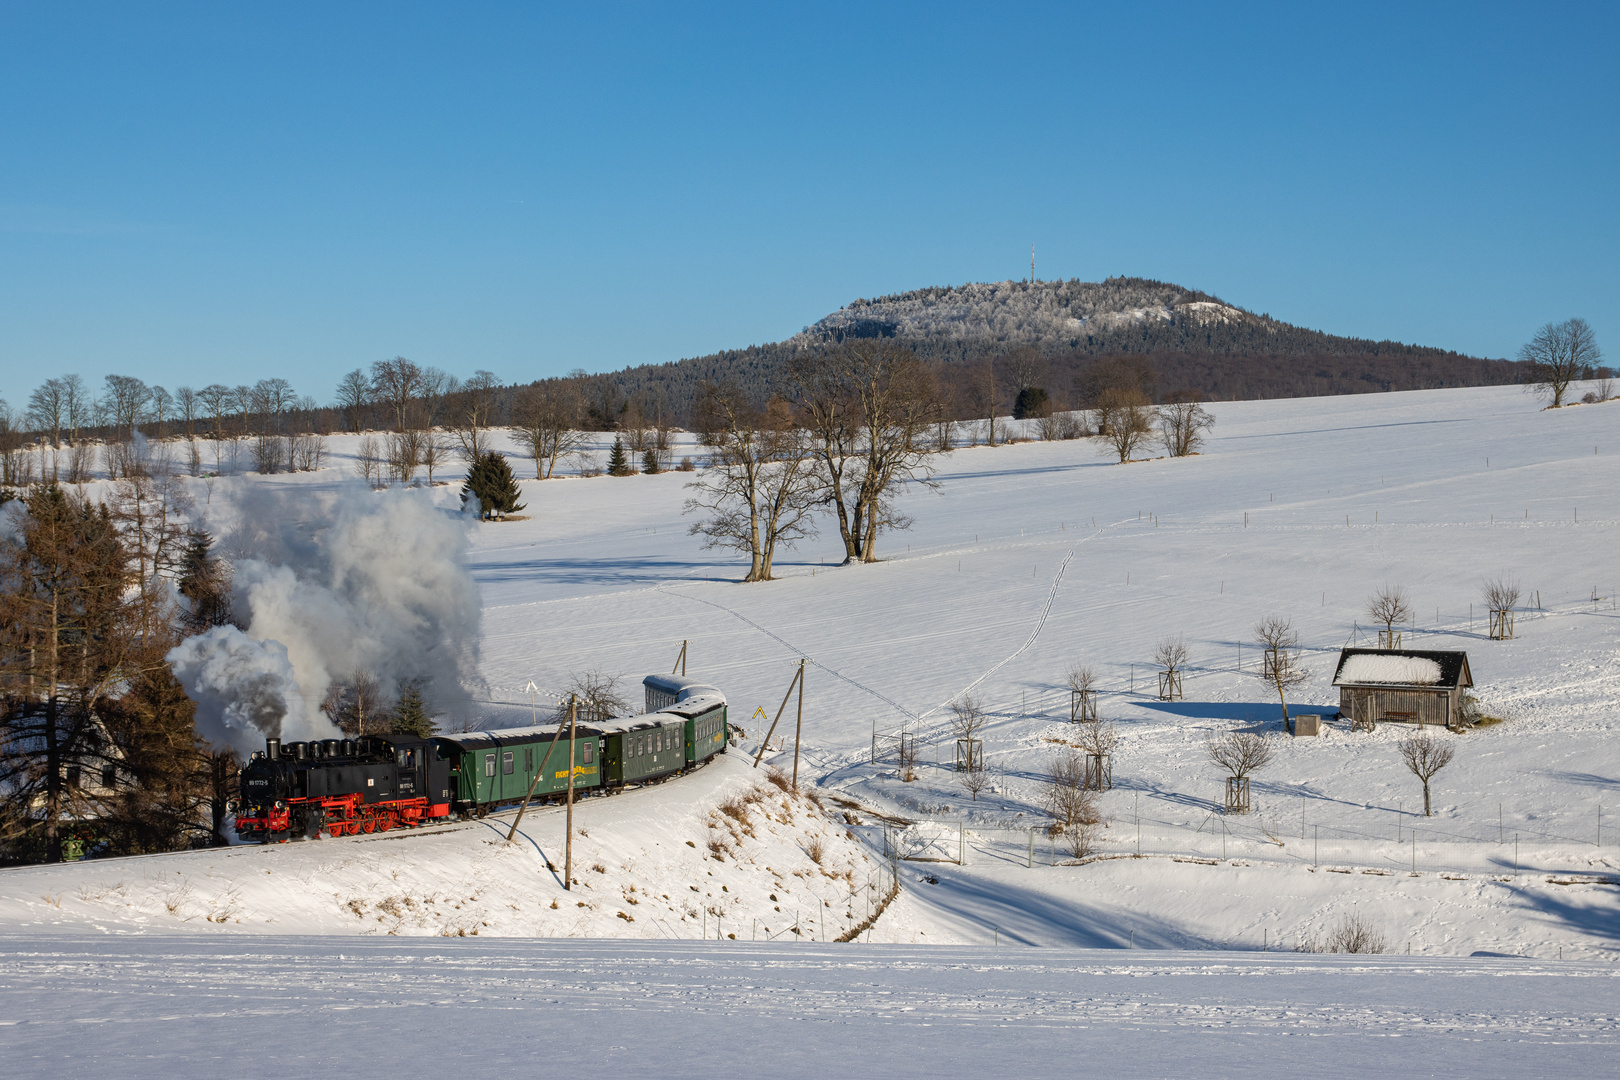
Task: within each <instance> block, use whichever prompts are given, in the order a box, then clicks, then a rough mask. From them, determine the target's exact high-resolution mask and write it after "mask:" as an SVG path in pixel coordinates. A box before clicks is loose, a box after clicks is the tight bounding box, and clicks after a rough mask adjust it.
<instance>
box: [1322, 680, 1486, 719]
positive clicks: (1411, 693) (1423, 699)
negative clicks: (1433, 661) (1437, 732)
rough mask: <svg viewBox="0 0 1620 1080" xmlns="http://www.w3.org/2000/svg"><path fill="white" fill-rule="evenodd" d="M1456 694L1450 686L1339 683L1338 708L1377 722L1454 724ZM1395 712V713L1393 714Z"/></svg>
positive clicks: (1357, 716) (1347, 713) (1360, 717)
mask: <svg viewBox="0 0 1620 1080" xmlns="http://www.w3.org/2000/svg"><path fill="white" fill-rule="evenodd" d="M1456 697H1457V695H1456V694H1455V693H1453V692H1452V691H1450V690H1410V689H1389V690H1384V689H1379V688H1375V687H1370V686H1341V687H1339V711H1340V712H1341V713H1343V714H1344V715H1345V716H1348V717H1350V718H1351V719H1352V720H1362V721H1365V720H1371V721H1373V722H1374V723H1380V724H1381V723H1386V722H1388V723H1396V722H1404V723H1418V724H1442V725H1451V724H1453V723H1455V722H1456V716H1455V712H1456ZM1391 714H1395V715H1391Z"/></svg>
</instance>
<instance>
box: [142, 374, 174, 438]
mask: <svg viewBox="0 0 1620 1080" xmlns="http://www.w3.org/2000/svg"><path fill="white" fill-rule="evenodd" d="M148 409H149V410H150V412H149V415H150V416H151V418H152V425H153V427H152V437H153V438H155V439H163V438H167V437H168V433H167V432H166V431H164V430H163V425H164V424H165V423H167V422H168V421H170V420H172V419H174V395H173V394H171V393H169V392H168V390H166V389H164V388H163V387H161V386H154V387H152V397H151V401H150V404H149V405H148Z"/></svg>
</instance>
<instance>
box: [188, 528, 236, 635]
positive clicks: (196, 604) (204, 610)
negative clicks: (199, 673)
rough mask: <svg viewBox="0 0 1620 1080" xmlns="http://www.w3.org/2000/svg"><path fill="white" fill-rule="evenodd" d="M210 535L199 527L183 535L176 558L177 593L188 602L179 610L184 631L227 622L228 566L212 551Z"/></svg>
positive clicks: (192, 630) (197, 629) (229, 568)
mask: <svg viewBox="0 0 1620 1080" xmlns="http://www.w3.org/2000/svg"><path fill="white" fill-rule="evenodd" d="M213 546H214V538H213V537H212V536H210V535H209V534H208V533H206V532H203V531H201V530H199V529H192V530H190V531H189V532H188V534H187V536H186V549H185V554H184V555H182V556H181V559H180V580H179V592H180V595H181V596H183V597H185V598H186V600H187V601H188V602H189V607H186V608H183V609H182V610H181V611H180V616H179V617H180V625H181V627H183V628H184V629H185V632H186V633H188V634H201V633H203V632H204V631H206V630H207V629H208V628H209V627H211V626H224V625H225V624H226V623H228V622H230V621H231V566H230V564H229V563H227V562H225V561H224V560H223V559H220V558H219V557H218V556H217V555H215V554H214V553H213Z"/></svg>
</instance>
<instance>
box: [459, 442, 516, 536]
mask: <svg viewBox="0 0 1620 1080" xmlns="http://www.w3.org/2000/svg"><path fill="white" fill-rule="evenodd" d="M520 494H521V492H520V491H519V490H518V482H517V477H515V476H513V475H512V467H511V466H510V465H508V464H507V463H506V458H505V457H504V456H503V455H502V454H501V453H500V452H498V451H495V450H490V451H488V452H486V453H482V454H479V455H478V457H477V458H475V459H474V460H473V464H472V468H470V469H468V470H467V481H466V483H464V484H463V485H462V487H461V503H462V505H463V506H465V505H466V504H467V502H468V500H470V499H473V498H477V500H478V516H479V517H481V518H483V519H484V520H486V521H487V520H489V519H490V518H491V517H494V516H497V515H499V516H501V517H505V516H506V515H507V514H515V513H517V512H518V511H519V510H522V509H523V504H522V503H520V502H518V501H517V500H518V496H519V495H520Z"/></svg>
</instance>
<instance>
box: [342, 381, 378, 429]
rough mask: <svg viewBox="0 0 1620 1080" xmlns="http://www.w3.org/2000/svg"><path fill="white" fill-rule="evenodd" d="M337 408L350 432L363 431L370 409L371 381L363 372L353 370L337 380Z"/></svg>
mask: <svg viewBox="0 0 1620 1080" xmlns="http://www.w3.org/2000/svg"><path fill="white" fill-rule="evenodd" d="M337 406H338V412H339V413H340V414H341V415H342V417H343V423H344V424H345V425H346V426H347V427H348V429H349V430H350V431H353V432H355V433H356V434H358V433H359V432H361V431H363V430H365V427H366V414H367V412H368V411H369V410H370V408H371V380H370V379H368V378H366V373H365V372H364V371H362V370H360V369H359V368H355V369H354V370H353V371H351V372H349V373H348V374H347V375H345V376H343V378H341V379H339V380H338V386H337Z"/></svg>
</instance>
